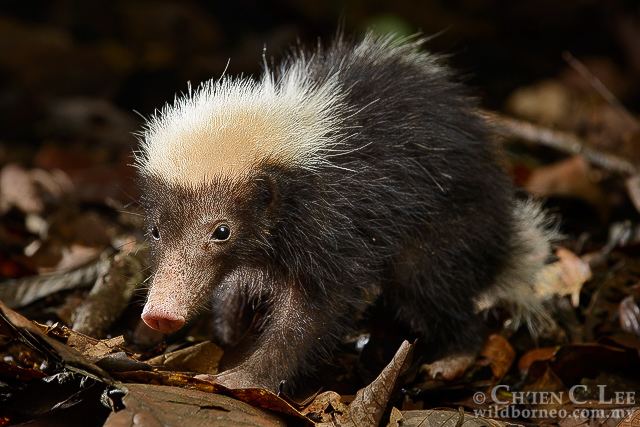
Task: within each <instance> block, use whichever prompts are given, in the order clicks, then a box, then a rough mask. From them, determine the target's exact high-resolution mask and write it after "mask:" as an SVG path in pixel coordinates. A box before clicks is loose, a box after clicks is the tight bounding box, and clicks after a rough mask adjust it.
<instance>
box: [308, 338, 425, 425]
mask: <svg viewBox="0 0 640 427" xmlns="http://www.w3.org/2000/svg"><path fill="white" fill-rule="evenodd" d="M412 351H413V345H412V344H409V342H408V341H404V342H403V343H402V345H401V346H400V348H399V349H398V351H397V352H396V354H395V356H394V357H393V359H392V360H391V362H389V364H388V365H387V366H386V367H385V368H384V369H383V370H382V372H381V373H380V375H378V377H377V378H376V379H375V380H373V382H371V384H369V385H368V386H366V387H365V388H362V389H360V390H358V392H357V393H356V396H355V398H354V399H353V401H352V402H351V403H350V404H349V405H348V406H346V407H345V404H344V402H343V399H342V398H340V396H339V395H337V394H336V393H333V392H327V393H322V394H320V395H318V396H317V397H316V398H315V399H314V400H313V401H312V402H311V403H310V404H309V406H308V407H307V409H306V410H305V409H303V411H302V412H303V413H304V414H306V415H307V416H308V417H309V418H310V419H312V420H322V422H320V423H319V424H317V425H319V426H320V425H326V426H329V425H332V426H336V425H337V426H377V425H379V424H380V422H381V421H382V415H383V414H384V411H385V409H386V407H387V404H388V402H389V399H390V398H391V394H392V393H393V391H394V389H395V388H396V385H397V381H398V377H399V376H400V374H401V373H402V372H404V370H405V369H406V368H407V366H408V365H409V363H410V360H411V355H412ZM309 408H313V411H310V410H309Z"/></svg>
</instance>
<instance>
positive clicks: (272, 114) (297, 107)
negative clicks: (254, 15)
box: [136, 59, 344, 185]
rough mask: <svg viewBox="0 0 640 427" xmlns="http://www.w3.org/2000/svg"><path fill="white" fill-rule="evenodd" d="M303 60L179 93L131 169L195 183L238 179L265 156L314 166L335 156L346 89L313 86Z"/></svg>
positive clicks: (150, 127)
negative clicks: (256, 75)
mask: <svg viewBox="0 0 640 427" xmlns="http://www.w3.org/2000/svg"><path fill="white" fill-rule="evenodd" d="M306 74H307V70H306V64H305V63H304V61H303V60H300V59H299V60H297V61H295V62H293V64H292V65H291V66H289V67H288V69H285V70H283V72H282V73H281V77H280V78H279V79H278V80H276V79H275V78H274V76H273V74H272V73H270V72H269V71H268V70H265V72H264V75H263V77H262V78H261V79H260V80H259V81H255V80H253V79H249V78H228V77H223V78H221V79H219V80H217V81H215V80H210V81H208V82H206V83H204V84H203V85H201V86H200V87H199V88H198V89H197V90H196V91H194V92H192V91H191V90H189V92H188V93H187V94H186V95H184V96H182V97H177V98H176V100H175V101H174V102H173V104H168V105H166V106H165V107H164V108H163V109H162V110H161V111H160V112H159V113H156V114H155V116H154V117H152V118H151V120H149V122H148V123H147V127H146V130H145V132H144V139H143V141H142V147H141V151H140V152H139V153H137V155H136V166H137V167H138V168H139V169H140V170H141V172H142V173H143V174H145V175H151V174H156V175H159V176H161V177H162V178H164V179H167V180H168V181H170V182H174V183H178V184H182V185H198V184H201V183H204V182H207V181H209V180H211V179H212V178H214V177H216V176H222V177H227V178H231V179H238V178H241V177H242V176H243V175H244V174H246V173H247V172H249V171H250V170H251V169H252V168H253V167H254V166H255V165H256V164H258V163H260V162H262V161H273V162H275V163H280V164H285V165H291V166H299V167H302V168H306V169H311V170H313V169H315V168H317V167H318V166H320V165H322V164H324V163H327V162H328V160H327V159H328V158H330V156H331V155H332V154H335V153H336V150H337V151H339V150H338V149H337V146H338V145H339V140H340V138H341V137H342V136H344V135H341V134H340V131H339V130H340V123H341V119H340V117H341V114H340V113H341V112H342V111H341V108H342V106H343V104H342V99H343V96H344V95H343V92H342V90H341V88H340V87H339V86H338V84H337V79H336V78H333V79H328V80H327V81H326V82H324V83H323V84H314V83H313V82H311V81H310V80H309V79H308V78H307V77H306Z"/></svg>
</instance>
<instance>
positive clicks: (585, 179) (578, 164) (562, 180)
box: [525, 156, 606, 207]
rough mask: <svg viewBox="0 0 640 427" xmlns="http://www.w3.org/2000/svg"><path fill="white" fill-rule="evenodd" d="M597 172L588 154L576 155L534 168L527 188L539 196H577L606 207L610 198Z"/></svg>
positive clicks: (594, 204)
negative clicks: (590, 163) (599, 182)
mask: <svg viewBox="0 0 640 427" xmlns="http://www.w3.org/2000/svg"><path fill="white" fill-rule="evenodd" d="M596 175H597V172H596V171H595V170H593V169H592V168H591V166H590V165H589V163H587V161H586V160H585V159H584V157H582V156H574V157H571V158H569V159H566V160H562V161H560V162H557V163H553V164H551V165H549V166H544V167H541V168H538V169H536V170H534V171H533V172H532V173H531V175H530V176H529V179H528V181H527V183H526V184H525V188H526V190H527V191H529V192H530V193H531V194H534V195H535V196H539V197H549V196H565V197H567V196H568V197H575V198H579V199H582V200H585V201H587V202H589V203H590V204H592V205H593V206H595V207H602V206H604V205H606V203H605V200H606V198H605V194H604V192H603V190H602V188H601V187H600V186H599V185H598V183H597V176H596Z"/></svg>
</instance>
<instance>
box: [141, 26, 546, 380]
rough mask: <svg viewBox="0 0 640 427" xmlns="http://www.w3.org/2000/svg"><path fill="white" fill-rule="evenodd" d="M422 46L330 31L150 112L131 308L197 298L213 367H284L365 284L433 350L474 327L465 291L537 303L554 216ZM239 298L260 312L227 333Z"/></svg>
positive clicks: (468, 343)
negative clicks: (220, 359)
mask: <svg viewBox="0 0 640 427" xmlns="http://www.w3.org/2000/svg"><path fill="white" fill-rule="evenodd" d="M421 45H422V42H421V41H419V40H415V39H414V40H397V39H392V38H384V37H383V38H381V37H376V36H373V35H368V36H365V38H364V40H362V41H360V42H358V43H352V42H349V41H346V40H345V39H344V38H338V39H337V40H336V41H334V42H333V44H332V45H331V46H330V47H328V48H318V49H317V50H316V51H313V52H304V51H300V52H298V53H295V54H293V55H292V56H290V57H289V58H287V59H285V60H284V61H283V63H282V64H281V65H280V66H279V67H278V68H277V69H276V70H269V69H265V70H264V72H263V74H262V76H261V77H259V78H258V79H255V80H254V79H252V78H247V77H239V78H231V77H223V78H220V79H217V80H211V81H208V82H206V83H204V84H203V85H201V86H200V87H199V88H197V89H196V90H193V91H191V90H189V91H188V93H187V94H185V95H181V96H179V97H177V98H176V100H175V101H174V102H173V103H171V104H168V105H166V106H165V107H164V108H163V109H162V110H160V111H159V112H157V113H156V114H155V115H154V116H153V117H152V118H151V119H150V120H149V121H148V123H147V125H146V127H145V129H144V132H143V138H142V143H141V148H140V151H139V152H138V153H136V166H137V168H138V171H139V176H140V182H141V189H142V194H143V205H144V207H145V210H146V220H147V224H148V234H149V240H150V242H151V247H152V258H153V275H152V279H151V286H150V289H149V294H148V299H147V302H146V305H145V307H144V311H143V313H142V318H143V320H144V321H145V322H146V324H147V325H149V326H150V327H151V328H153V329H157V330H159V331H161V332H164V333H171V332H174V331H177V330H178V329H180V328H181V327H182V326H183V325H184V324H185V322H186V321H188V320H189V319H191V318H193V316H194V315H196V314H197V313H198V312H199V311H200V310H201V309H203V308H205V307H207V306H209V304H210V302H211V300H212V299H213V314H214V316H215V319H216V321H215V325H216V331H217V335H218V337H217V338H218V340H219V341H221V342H222V343H223V344H225V343H226V344H234V345H237V346H239V348H242V349H243V351H242V356H241V357H239V358H238V360H237V362H236V364H235V366H232V367H231V368H230V369H228V370H226V371H224V372H223V373H221V374H220V375H218V376H217V380H218V381H219V382H221V383H223V384H225V385H228V386H230V387H241V386H263V387H267V388H271V389H273V388H276V387H277V385H278V384H279V382H280V381H282V380H289V381H291V380H294V379H295V378H296V377H297V376H299V375H301V374H303V373H304V372H306V371H308V370H309V369H312V368H313V367H314V365H315V364H316V363H317V362H318V360H317V357H318V355H319V354H320V355H323V357H327V356H328V355H330V350H331V349H332V347H334V346H335V344H336V343H338V342H340V338H341V337H342V336H343V335H344V333H345V332H346V331H347V330H348V329H347V328H348V327H349V325H350V323H352V322H353V319H354V317H355V314H356V313H361V312H363V311H364V310H365V309H366V308H367V305H368V304H370V303H371V298H370V295H380V298H383V299H384V301H385V304H387V305H389V306H391V307H393V310H394V313H395V315H396V316H397V319H398V321H400V322H403V323H404V324H406V325H407V327H408V329H409V330H410V331H411V332H412V333H413V334H414V335H415V336H417V337H420V340H421V342H422V343H423V344H424V345H425V348H428V349H431V351H432V352H433V354H432V356H433V357H437V356H438V357H439V356H442V355H455V354H456V353H459V352H469V351H470V349H471V351H473V350H474V349H476V348H477V347H478V346H479V345H480V344H481V342H482V340H483V323H482V322H481V321H479V319H478V318H477V306H478V304H480V302H482V301H486V300H492V301H496V300H501V301H502V302H504V303H507V304H509V305H510V306H512V307H513V308H514V310H515V312H517V313H518V314H519V315H520V317H521V318H523V319H525V320H531V319H535V318H537V317H539V316H540V314H541V313H542V311H541V309H540V304H539V302H537V301H536V299H535V297H534V293H533V292H532V284H533V282H534V281H535V278H536V275H537V273H538V272H539V270H540V269H541V268H542V267H543V265H544V263H545V260H546V259H547V258H548V257H549V255H550V252H551V250H550V242H549V241H550V239H551V238H552V236H553V232H552V231H550V230H549V229H548V225H547V220H546V219H545V216H544V215H543V213H542V212H541V211H540V209H539V208H538V207H537V205H535V204H534V203H532V202H529V201H518V200H516V198H515V194H514V193H515V191H514V188H513V186H512V183H511V182H510V180H509V178H508V176H507V175H506V174H505V172H504V171H503V170H502V169H501V167H500V166H499V163H498V161H497V156H496V152H495V151H494V147H493V146H492V145H491V143H490V135H489V132H488V130H487V127H486V125H485V123H483V121H482V119H481V118H479V117H478V116H477V114H476V113H475V110H476V104H475V103H474V101H473V99H472V98H470V97H469V96H468V95H467V91H466V90H465V88H464V86H463V85H461V84H460V83H458V82H456V80H455V79H454V78H452V73H451V72H450V71H449V70H448V69H447V67H446V66H445V65H443V63H442V61H441V59H440V58H439V57H438V56H434V55H432V54H429V53H426V52H423V51H422V47H421ZM257 305H259V306H260V307H263V308H264V316H262V319H263V320H262V321H261V322H259V324H257V325H253V329H254V333H247V334H244V335H243V334H242V333H241V332H242V331H240V330H239V328H240V326H239V322H238V320H237V319H239V318H241V317H242V310H244V309H245V308H246V307H252V306H257ZM238 341H239V342H238Z"/></svg>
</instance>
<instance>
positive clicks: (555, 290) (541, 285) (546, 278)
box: [535, 248, 592, 307]
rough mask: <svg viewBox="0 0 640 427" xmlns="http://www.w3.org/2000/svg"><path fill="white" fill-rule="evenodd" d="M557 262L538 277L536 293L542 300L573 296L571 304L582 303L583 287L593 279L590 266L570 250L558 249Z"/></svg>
mask: <svg viewBox="0 0 640 427" xmlns="http://www.w3.org/2000/svg"><path fill="white" fill-rule="evenodd" d="M556 256H557V257H558V258H559V260H558V261H557V262H554V263H553V264H550V265H548V266H546V267H545V268H544V269H543V270H542V271H541V272H540V274H539V275H538V278H537V282H536V286H535V291H536V294H537V295H539V296H540V297H541V298H542V299H549V298H551V297H554V296H560V297H562V296H565V295H570V296H571V304H572V305H573V306H574V307H577V306H578V304H579V303H580V291H581V290H582V285H584V283H585V282H586V281H588V280H589V279H591V276H592V274H591V267H589V264H588V263H587V262H585V261H584V260H582V259H581V258H580V257H578V256H577V255H575V254H574V253H573V252H571V251H570V250H568V249H565V248H558V249H557V251H556Z"/></svg>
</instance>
